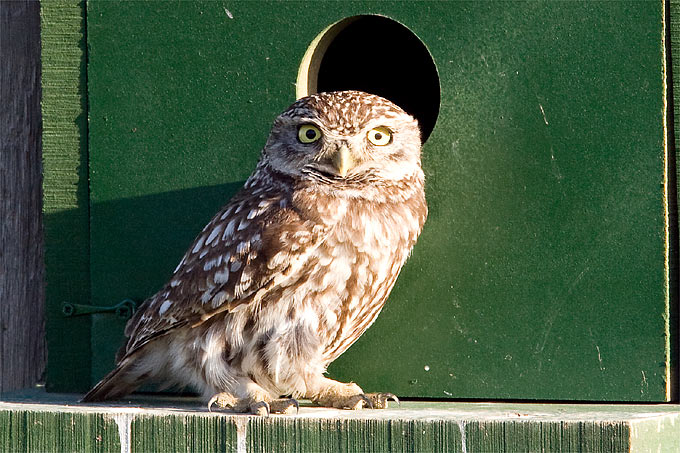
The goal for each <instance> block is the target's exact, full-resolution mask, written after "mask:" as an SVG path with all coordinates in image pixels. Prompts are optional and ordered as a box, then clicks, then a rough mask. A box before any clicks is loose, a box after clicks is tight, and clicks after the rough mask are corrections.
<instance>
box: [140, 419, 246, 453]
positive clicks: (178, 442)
mask: <svg viewBox="0 0 680 453" xmlns="http://www.w3.org/2000/svg"><path fill="white" fill-rule="evenodd" d="M130 445H131V451H139V452H143V451H162V452H168V453H170V452H223V451H234V452H235V451H237V442H236V424H235V423H234V421H233V420H230V419H229V418H227V417H219V416H197V415H187V414H183V415H169V414H162V415H158V414H153V415H152V414H147V415H143V416H139V417H135V418H134V420H132V421H131V424H130Z"/></svg>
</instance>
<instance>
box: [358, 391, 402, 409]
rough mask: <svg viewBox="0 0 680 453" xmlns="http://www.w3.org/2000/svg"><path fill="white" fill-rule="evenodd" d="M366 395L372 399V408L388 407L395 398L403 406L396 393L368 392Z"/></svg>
mask: <svg viewBox="0 0 680 453" xmlns="http://www.w3.org/2000/svg"><path fill="white" fill-rule="evenodd" d="M366 397H368V398H369V399H370V400H371V403H372V405H371V409H387V405H388V401H389V400H393V401H394V402H396V403H397V404H398V405H399V406H401V402H400V401H399V398H397V395H395V394H394V393H367V394H366Z"/></svg>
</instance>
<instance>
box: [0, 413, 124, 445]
mask: <svg viewBox="0 0 680 453" xmlns="http://www.w3.org/2000/svg"><path fill="white" fill-rule="evenodd" d="M0 407H1V405H0ZM0 450H2V451H6V452H22V451H25V452H38V451H39V452H44V453H48V452H55V453H61V452H78V451H88V452H114V451H121V449H120V441H119V437H118V427H117V425H116V423H115V422H114V421H113V419H111V418H110V417H108V416H107V415H105V414H103V413H99V414H94V413H74V412H69V411H64V412H56V411H48V410H21V409H11V410H8V409H4V408H0Z"/></svg>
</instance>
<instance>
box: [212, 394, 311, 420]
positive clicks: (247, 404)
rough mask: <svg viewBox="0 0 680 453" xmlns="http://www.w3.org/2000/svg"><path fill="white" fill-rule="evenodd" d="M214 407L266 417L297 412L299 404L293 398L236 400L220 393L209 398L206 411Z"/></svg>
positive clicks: (230, 395)
mask: <svg viewBox="0 0 680 453" xmlns="http://www.w3.org/2000/svg"><path fill="white" fill-rule="evenodd" d="M213 405H215V406H217V407H218V408H220V409H229V410H232V411H234V412H241V413H249V414H253V415H260V416H266V415H269V414H292V413H293V410H295V412H298V411H299V410H300V404H299V403H298V402H297V400H295V399H293V398H281V399H275V400H270V401H266V400H265V398H252V397H251V398H237V397H235V396H234V395H232V394H231V393H227V392H221V393H218V394H217V395H215V396H213V397H212V398H210V401H208V411H210V410H211V409H212V406H213Z"/></svg>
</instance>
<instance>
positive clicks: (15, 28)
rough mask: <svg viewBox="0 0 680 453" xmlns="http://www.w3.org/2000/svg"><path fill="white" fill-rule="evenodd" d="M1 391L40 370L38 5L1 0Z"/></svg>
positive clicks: (31, 379)
mask: <svg viewBox="0 0 680 453" xmlns="http://www.w3.org/2000/svg"><path fill="white" fill-rule="evenodd" d="M0 49H1V50H0V53H2V64H1V65H0V99H2V102H0V199H1V200H2V201H1V202H0V301H2V303H1V304H0V326H2V328H0V395H2V394H3V393H4V392H8V391H11V390H16V389H21V388H25V387H29V386H33V385H35V383H36V382H39V381H40V380H42V379H43V375H44V372H45V360H46V357H47V354H46V345H45V323H44V314H45V313H44V299H45V285H44V257H43V250H44V247H43V228H42V215H41V212H40V209H41V207H42V190H41V178H42V164H41V158H42V157H41V153H40V151H41V115H40V4H39V3H37V2H33V1H30V0H23V1H13V2H2V3H0Z"/></svg>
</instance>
